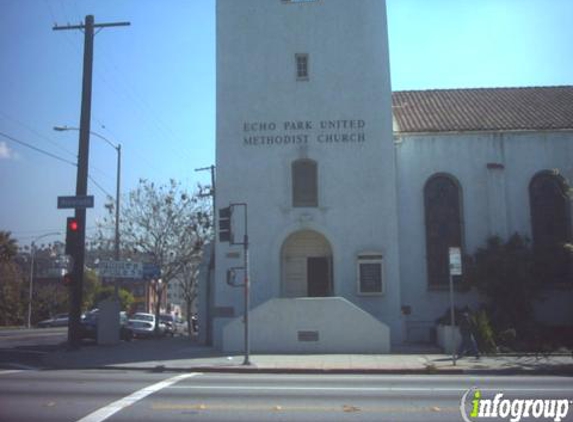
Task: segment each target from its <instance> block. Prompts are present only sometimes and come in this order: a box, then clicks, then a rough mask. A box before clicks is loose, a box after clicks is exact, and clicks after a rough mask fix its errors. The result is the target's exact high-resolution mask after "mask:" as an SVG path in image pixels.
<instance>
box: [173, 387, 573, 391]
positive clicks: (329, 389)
mask: <svg viewBox="0 0 573 422" xmlns="http://www.w3.org/2000/svg"><path fill="white" fill-rule="evenodd" d="M169 388H176V389H189V390H251V391H258V390H263V391H268V390H272V391H347V392H351V391H358V392H360V391H381V392H382V391H396V392H400V391H404V392H412V391H444V392H446V391H462V392H463V391H467V390H468V388H471V387H452V388H447V387H444V388H440V387H429V388H420V387H302V386H300V387H297V386H293V387H285V386H282V387H281V386H278V387H277V386H270V385H267V386H250V385H185V386H179V385H177V386H170V387H169ZM479 390H480V391H500V390H502V391H510V392H513V391H540V392H569V390H567V389H566V388H479Z"/></svg>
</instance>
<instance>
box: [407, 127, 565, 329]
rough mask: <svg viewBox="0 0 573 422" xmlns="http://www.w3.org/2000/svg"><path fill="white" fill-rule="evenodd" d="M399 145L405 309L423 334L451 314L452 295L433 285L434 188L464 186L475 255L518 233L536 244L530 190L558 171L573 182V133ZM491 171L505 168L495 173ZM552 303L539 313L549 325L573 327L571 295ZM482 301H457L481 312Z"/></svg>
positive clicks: (410, 138) (467, 231)
mask: <svg viewBox="0 0 573 422" xmlns="http://www.w3.org/2000/svg"><path fill="white" fill-rule="evenodd" d="M396 139H397V141H396V154H397V163H398V165H397V167H398V168H397V171H398V199H399V215H400V248H401V253H400V256H401V276H402V301H403V303H404V304H408V305H411V306H412V314H411V315H410V316H408V317H407V323H406V325H407V326H409V327H415V326H416V325H418V326H419V325H424V322H426V323H428V322H429V323H433V322H434V320H435V319H436V318H438V317H439V316H441V315H442V314H443V313H444V312H445V311H446V309H447V308H448V307H449V297H448V291H447V290H431V289H429V288H428V285H427V275H426V261H425V259H426V258H425V257H426V245H425V226H424V197H423V189H424V185H425V183H426V181H427V180H428V179H429V178H430V177H431V176H432V175H434V174H436V173H447V174H450V175H451V176H453V177H454V178H456V179H457V180H458V182H459V183H460V185H461V188H462V196H463V207H462V212H463V221H464V231H463V242H464V245H463V246H464V247H465V251H466V252H469V253H473V252H475V250H476V249H477V248H478V247H481V246H484V245H485V242H486V239H487V238H488V237H489V236H491V235H494V234H498V235H500V236H501V237H502V238H507V237H508V236H510V235H511V234H513V233H515V232H518V233H520V234H524V235H527V236H529V237H531V221H530V208H529V191H528V189H529V183H530V181H531V179H532V177H533V176H534V175H535V174H536V173H538V172H540V171H542V170H548V169H558V170H559V172H560V173H561V174H562V175H563V176H564V177H565V178H566V179H568V180H569V181H573V132H572V131H561V132H505V133H474V134H470V133H465V134H463V133H452V134H443V133H442V134H420V135H415V134H412V135H405V136H398V137H397V138H396ZM488 163H494V164H499V165H501V166H497V167H499V168H495V169H488V167H487V165H488ZM548 297H549V299H550V300H548V301H546V302H545V303H543V304H541V306H539V313H538V317H539V318H540V319H541V320H552V321H553V322H554V323H558V322H560V321H561V322H563V321H567V319H568V321H572V320H573V307H571V303H572V299H573V295H572V292H571V290H559V291H553V292H548ZM478 301H479V298H478V297H477V295H476V294H475V293H468V294H463V293H457V294H456V302H457V304H459V305H461V306H464V305H465V304H470V305H471V304H473V305H474V306H475V305H476V304H477V303H478ZM425 326H426V327H429V324H426V325H425ZM413 330H414V329H413ZM421 335H422V334H420V333H413V336H414V337H416V336H418V337H420V336H421Z"/></svg>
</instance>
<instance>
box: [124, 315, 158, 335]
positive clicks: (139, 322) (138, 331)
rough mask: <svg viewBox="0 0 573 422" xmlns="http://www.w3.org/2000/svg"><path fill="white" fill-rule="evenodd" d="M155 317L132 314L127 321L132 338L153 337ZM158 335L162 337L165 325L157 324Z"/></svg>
mask: <svg viewBox="0 0 573 422" xmlns="http://www.w3.org/2000/svg"><path fill="white" fill-rule="evenodd" d="M155 324H156V321H155V315H153V314H148V313H145V312H138V313H136V314H133V316H132V317H131V318H130V319H129V322H128V327H129V329H130V330H131V332H132V333H133V336H134V337H152V336H153V335H155ZM158 326H159V334H160V335H164V334H165V331H166V327H165V324H162V323H159V324H158Z"/></svg>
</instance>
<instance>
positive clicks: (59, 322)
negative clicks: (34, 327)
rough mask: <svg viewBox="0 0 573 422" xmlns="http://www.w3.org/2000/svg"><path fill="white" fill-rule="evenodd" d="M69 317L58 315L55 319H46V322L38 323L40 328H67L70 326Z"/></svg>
mask: <svg viewBox="0 0 573 422" xmlns="http://www.w3.org/2000/svg"><path fill="white" fill-rule="evenodd" d="M68 321H69V317H68V314H57V315H55V316H54V317H53V318H50V319H45V320H44V321H40V322H38V327H39V328H47V327H66V326H67V325H68Z"/></svg>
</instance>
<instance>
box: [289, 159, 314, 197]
mask: <svg viewBox="0 0 573 422" xmlns="http://www.w3.org/2000/svg"><path fill="white" fill-rule="evenodd" d="M317 173H318V171H317V164H316V161H313V160H308V159H301V160H296V161H295V162H293V163H292V206H293V207H317V206H318V180H317V179H318V177H317V176H318V175H317Z"/></svg>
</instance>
